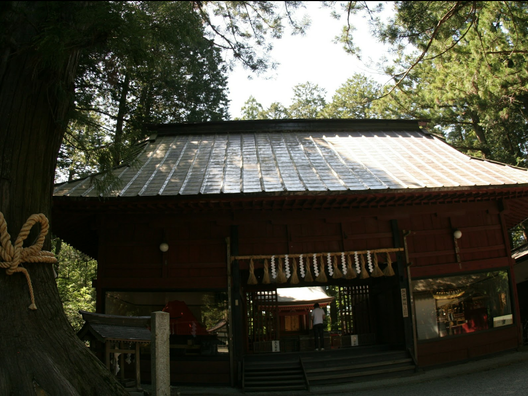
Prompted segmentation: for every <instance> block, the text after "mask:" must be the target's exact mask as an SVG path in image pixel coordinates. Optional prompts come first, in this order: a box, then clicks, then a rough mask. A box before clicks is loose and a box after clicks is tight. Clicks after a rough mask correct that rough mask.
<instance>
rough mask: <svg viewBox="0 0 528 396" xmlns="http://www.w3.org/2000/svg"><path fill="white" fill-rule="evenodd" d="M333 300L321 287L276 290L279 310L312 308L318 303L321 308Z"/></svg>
mask: <svg viewBox="0 0 528 396" xmlns="http://www.w3.org/2000/svg"><path fill="white" fill-rule="evenodd" d="M333 300H334V297H331V296H329V295H328V294H326V292H325V291H324V288H323V287H321V286H308V287H289V288H280V289H277V304H278V305H279V307H281V308H287V307H295V308H309V309H311V308H313V305H314V304H315V303H319V305H320V306H321V308H324V307H326V306H327V305H328V304H330V303H331V302H332V301H333Z"/></svg>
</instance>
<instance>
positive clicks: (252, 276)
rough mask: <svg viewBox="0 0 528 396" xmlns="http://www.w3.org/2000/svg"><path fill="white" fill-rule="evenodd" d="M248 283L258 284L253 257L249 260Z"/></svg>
mask: <svg viewBox="0 0 528 396" xmlns="http://www.w3.org/2000/svg"><path fill="white" fill-rule="evenodd" d="M247 283H248V285H256V284H257V283H258V282H257V277H256V276H255V265H254V264H253V259H251V260H250V261H249V279H248V281H247Z"/></svg>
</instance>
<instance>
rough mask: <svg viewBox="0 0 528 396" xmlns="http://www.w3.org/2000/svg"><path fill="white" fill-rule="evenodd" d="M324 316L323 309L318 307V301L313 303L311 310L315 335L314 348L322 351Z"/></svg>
mask: <svg viewBox="0 0 528 396" xmlns="http://www.w3.org/2000/svg"><path fill="white" fill-rule="evenodd" d="M324 318H325V311H324V310H323V309H322V308H321V307H319V303H315V304H314V309H313V310H312V327H313V331H314V337H315V350H316V351H318V350H319V348H320V349H321V351H324V332H323V321H324Z"/></svg>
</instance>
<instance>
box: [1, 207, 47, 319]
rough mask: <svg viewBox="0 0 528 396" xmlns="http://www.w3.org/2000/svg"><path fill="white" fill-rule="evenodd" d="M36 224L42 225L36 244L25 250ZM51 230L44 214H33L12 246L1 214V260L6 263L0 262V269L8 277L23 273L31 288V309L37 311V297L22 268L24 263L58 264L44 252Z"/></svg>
mask: <svg viewBox="0 0 528 396" xmlns="http://www.w3.org/2000/svg"><path fill="white" fill-rule="evenodd" d="M36 223H40V233H39V235H38V238H37V240H36V242H35V243H34V244H33V245H31V246H29V247H26V248H24V247H23V243H24V241H25V240H26V238H27V237H28V235H29V232H30V231H31V229H32V228H33V226H34V225H35V224H36ZM48 230H49V222H48V219H47V217H46V216H44V214H42V213H39V214H33V215H31V216H29V218H28V220H27V221H26V222H25V224H24V225H23V226H22V228H21V230H20V232H19V234H18V237H17V239H16V241H15V244H14V245H12V244H11V235H9V232H8V231H7V223H6V220H5V218H4V214H3V213H2V212H0V258H1V259H2V260H4V261H0V267H1V268H5V270H6V274H7V275H13V274H14V273H15V272H22V273H23V274H24V275H25V277H26V281H27V284H28V287H29V296H30V298H31V305H30V306H29V309H32V310H35V309H37V306H36V304H35V296H34V294H33V285H32V283H31V278H30V276H29V273H28V271H27V269H25V268H24V267H20V264H22V263H49V264H53V263H56V262H57V259H56V258H55V256H54V254H53V253H52V252H48V251H45V250H42V246H43V245H44V240H45V239H46V235H47V234H48Z"/></svg>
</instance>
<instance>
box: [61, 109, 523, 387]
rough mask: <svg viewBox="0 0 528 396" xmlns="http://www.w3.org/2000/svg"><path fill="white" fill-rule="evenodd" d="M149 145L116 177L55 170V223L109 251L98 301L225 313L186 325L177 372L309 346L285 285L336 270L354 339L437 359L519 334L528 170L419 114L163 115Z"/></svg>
mask: <svg viewBox="0 0 528 396" xmlns="http://www.w3.org/2000/svg"><path fill="white" fill-rule="evenodd" d="M138 153H139V154H138V157H137V158H136V161H135V162H134V163H133V164H123V166H121V167H118V168H116V169H115V170H114V171H113V175H114V176H115V178H116V180H118V181H119V182H118V183H115V184H114V185H112V186H110V187H109V188H108V189H106V190H105V191H99V190H97V189H96V184H94V183H93V180H94V178H101V177H104V176H103V175H93V176H91V177H87V178H84V179H80V180H75V181H72V182H68V183H63V184H58V185H57V186H56V187H55V191H54V199H53V212H52V223H51V224H52V231H53V232H54V233H55V234H56V235H57V236H59V237H61V238H63V239H64V240H65V241H66V242H67V243H69V244H71V245H72V246H74V247H75V248H77V249H79V250H81V251H83V252H84V253H86V254H88V255H90V256H91V257H94V258H95V259H97V261H98V272H97V279H95V280H94V282H93V286H94V287H95V289H96V292H97V312H98V313H102V314H110V315H131V316H141V315H149V314H150V312H152V311H157V310H160V309H162V308H163V307H164V306H165V305H166V304H167V303H168V302H169V301H184V302H185V304H186V306H187V307H188V308H189V310H190V311H191V312H192V316H193V317H194V318H195V319H196V320H197V321H199V322H200V324H201V328H205V329H208V330H209V329H213V328H216V327H215V326H216V324H217V323H226V324H227V331H226V332H225V333H222V334H225V336H222V339H220V338H219V336H218V333H217V332H216V331H215V332H213V331H208V333H209V334H207V335H205V334H204V335H201V334H197V333H196V332H195V333H192V332H191V334H190V335H187V337H186V338H185V339H183V338H180V339H178V340H174V343H175V345H174V348H172V346H171V379H172V381H173V382H174V383H179V384H184V383H188V384H192V383H204V382H205V381H206V382H209V383H211V384H230V385H232V386H239V385H240V382H241V378H242V377H241V373H240V367H241V366H242V362H243V361H244V359H245V357H247V356H250V355H251V356H253V357H254V358H256V359H257V360H258V356H255V355H259V354H260V355H261V356H264V355H266V352H269V353H276V352H273V350H271V351H270V349H269V348H268V346H269V345H272V346H273V345H281V344H280V343H281V342H286V343H285V344H283V345H281V346H282V348H279V350H280V353H281V354H283V353H288V352H289V351H292V350H294V349H295V350H296V351H297V352H299V353H302V352H303V351H305V350H307V349H309V344H306V343H305V344H303V343H302V342H301V341H302V340H303V339H306V340H309V338H310V337H311V333H310V330H309V329H308V328H305V327H302V325H301V321H300V320H299V321H297V319H292V317H293V315H285V314H284V312H285V311H284V309H283V310H281V303H280V302H279V297H278V295H279V294H280V293H278V291H280V290H281V289H286V288H299V287H322V288H323V289H324V290H325V293H327V294H328V295H329V296H330V297H332V299H331V301H329V303H328V307H327V309H328V313H329V315H328V323H327V333H328V337H329V339H330V341H329V342H330V343H331V344H332V348H335V349H339V350H344V349H346V348H352V349H350V351H351V353H353V351H354V350H353V345H354V343H353V340H356V341H357V342H358V344H359V346H361V345H387V346H390V348H392V349H401V350H402V351H408V353H409V354H410V355H411V356H412V358H413V360H414V361H415V362H416V364H417V365H418V366H419V367H428V366H434V365H439V364H449V363H451V362H459V361H463V360H467V359H471V358H475V357H478V356H483V355H486V354H492V353H497V352H501V351H505V350H511V349H515V348H518V347H519V346H520V345H521V344H522V336H521V325H520V320H519V304H518V298H517V288H516V282H515V273H514V271H513V266H514V260H513V259H512V255H511V244H510V240H509V237H508V232H509V230H510V229H512V228H513V227H515V226H517V225H518V224H519V223H520V222H522V221H524V220H525V219H527V218H528V172H527V170H526V169H520V168H515V167H513V166H509V165H505V164H500V163H497V162H492V161H486V160H483V159H477V158H472V157H469V156H467V155H464V154H462V153H460V152H458V151H457V150H455V149H454V148H453V147H450V146H449V145H448V144H446V143H445V141H444V140H443V139H442V138H441V137H438V136H435V135H433V134H431V133H430V132H428V131H427V129H426V128H425V127H424V126H423V125H422V124H421V123H419V122H417V121H408V120H347V119H343V120H258V121H226V122H211V123H199V124H174V125H157V126H153V127H152V136H150V137H149V138H148V139H146V140H145V141H143V142H141V143H140V144H139V145H138ZM286 316H290V319H285V317H286ZM175 318H176V317H175ZM175 320H176V319H175ZM281 320H282V322H281ZM286 321H289V322H288V323H286ZM295 332H297V333H298V334H294V333H295ZM292 336H295V337H297V339H298V340H299V342H298V343H297V344H296V345H293V344H288V343H287V341H288V340H289V339H291V337H292ZM303 337H304V338H303ZM306 342H307V343H309V341H306ZM266 343H268V344H266ZM266 345H268V346H266ZM266 348H268V349H266ZM331 352H332V351H331V350H329V351H328V353H331ZM343 352H344V353H345V354H346V350H345V351H343ZM325 353H326V352H325ZM148 359H149V356H148V355H144V356H142V359H141V362H142V367H141V371H142V378H147V380H148V376H149V367H150V365H149V362H148ZM143 364H144V365H143Z"/></svg>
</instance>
